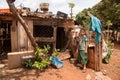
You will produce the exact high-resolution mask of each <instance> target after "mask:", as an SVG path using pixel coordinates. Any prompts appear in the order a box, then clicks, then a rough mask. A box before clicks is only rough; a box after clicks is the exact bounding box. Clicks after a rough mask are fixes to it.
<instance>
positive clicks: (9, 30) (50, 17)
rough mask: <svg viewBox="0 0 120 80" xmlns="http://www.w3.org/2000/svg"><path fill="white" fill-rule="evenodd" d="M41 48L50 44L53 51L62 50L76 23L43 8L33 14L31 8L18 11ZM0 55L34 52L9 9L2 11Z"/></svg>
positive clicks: (59, 13)
mask: <svg viewBox="0 0 120 80" xmlns="http://www.w3.org/2000/svg"><path fill="white" fill-rule="evenodd" d="M18 12H19V13H20V14H21V16H22V17H23V19H24V20H25V22H26V23H27V24H28V26H29V30H30V32H31V34H32V35H33V37H34V38H35V41H36V42H37V43H38V45H39V47H43V46H44V45H46V44H49V45H50V46H51V48H52V49H55V48H57V49H60V50H61V49H62V48H63V47H64V46H65V43H66V39H67V36H66V33H67V32H68V31H69V29H71V28H74V21H73V20H72V19H70V18H68V16H67V14H65V13H62V12H60V11H58V13H57V14H56V15H54V14H52V13H51V12H48V11H47V10H45V9H42V8H41V11H39V12H38V11H36V12H31V11H30V10H29V8H23V9H18ZM0 45H1V46H0V53H2V52H19V51H29V50H33V47H32V45H31V43H30V41H29V38H28V37H27V35H26V32H25V31H24V29H23V27H22V25H21V24H20V22H19V21H18V20H16V18H15V17H14V16H13V14H12V13H11V12H10V10H9V9H0Z"/></svg>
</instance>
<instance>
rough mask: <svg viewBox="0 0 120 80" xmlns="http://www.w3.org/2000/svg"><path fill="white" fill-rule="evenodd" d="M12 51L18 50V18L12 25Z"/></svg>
mask: <svg viewBox="0 0 120 80" xmlns="http://www.w3.org/2000/svg"><path fill="white" fill-rule="evenodd" d="M10 30H11V51H12V52H16V51H18V26H17V25H16V20H15V19H13V20H12V26H11V29H10Z"/></svg>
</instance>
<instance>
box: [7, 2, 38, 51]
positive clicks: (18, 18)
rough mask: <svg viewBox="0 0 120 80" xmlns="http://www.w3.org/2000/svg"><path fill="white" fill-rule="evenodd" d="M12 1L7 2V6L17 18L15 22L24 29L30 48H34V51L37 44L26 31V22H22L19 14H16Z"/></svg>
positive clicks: (27, 30)
mask: <svg viewBox="0 0 120 80" xmlns="http://www.w3.org/2000/svg"><path fill="white" fill-rule="evenodd" d="M14 1H15V0H7V3H8V6H9V8H10V10H11V12H12V13H13V15H14V16H15V18H17V20H18V21H19V22H20V23H21V24H22V26H23V28H24V29H25V32H26V34H27V36H28V38H29V39H30V41H31V44H32V46H33V47H34V49H36V48H38V45H37V43H36V42H35V40H34V38H33V36H32V34H31V32H30V31H29V29H28V25H27V24H26V22H25V21H24V20H23V18H22V17H21V16H20V14H19V13H18V12H17V10H16V8H15V5H14Z"/></svg>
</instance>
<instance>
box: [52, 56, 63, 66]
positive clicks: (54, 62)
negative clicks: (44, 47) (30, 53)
mask: <svg viewBox="0 0 120 80" xmlns="http://www.w3.org/2000/svg"><path fill="white" fill-rule="evenodd" d="M51 62H52V64H53V65H55V67H56V68H61V67H63V62H62V61H60V60H59V58H58V57H52V58H51Z"/></svg>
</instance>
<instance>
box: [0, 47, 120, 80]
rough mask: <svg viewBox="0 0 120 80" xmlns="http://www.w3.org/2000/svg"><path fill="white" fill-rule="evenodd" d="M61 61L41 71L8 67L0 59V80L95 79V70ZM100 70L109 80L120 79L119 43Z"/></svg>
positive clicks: (4, 61)
mask: <svg viewBox="0 0 120 80" xmlns="http://www.w3.org/2000/svg"><path fill="white" fill-rule="evenodd" d="M63 62H64V66H63V67H62V68H60V69H55V68H52V67H51V68H49V69H46V70H45V71H43V72H41V71H39V70H37V69H25V68H17V69H8V67H7V60H2V61H1V63H2V64H5V67H4V68H2V69H0V80H86V77H87V76H88V75H89V76H90V77H91V80H96V79H95V74H96V71H94V70H93V69H90V68H88V69H87V72H86V73H82V71H81V69H80V68H79V67H76V66H75V65H73V64H71V63H70V62H69V60H64V61H63ZM100 72H105V76H108V77H109V78H111V80H120V45H119V46H117V45H115V48H114V50H113V53H112V56H111V59H110V62H109V64H102V69H101V71H100ZM100 80H101V79H100ZM102 80H108V79H102Z"/></svg>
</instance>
